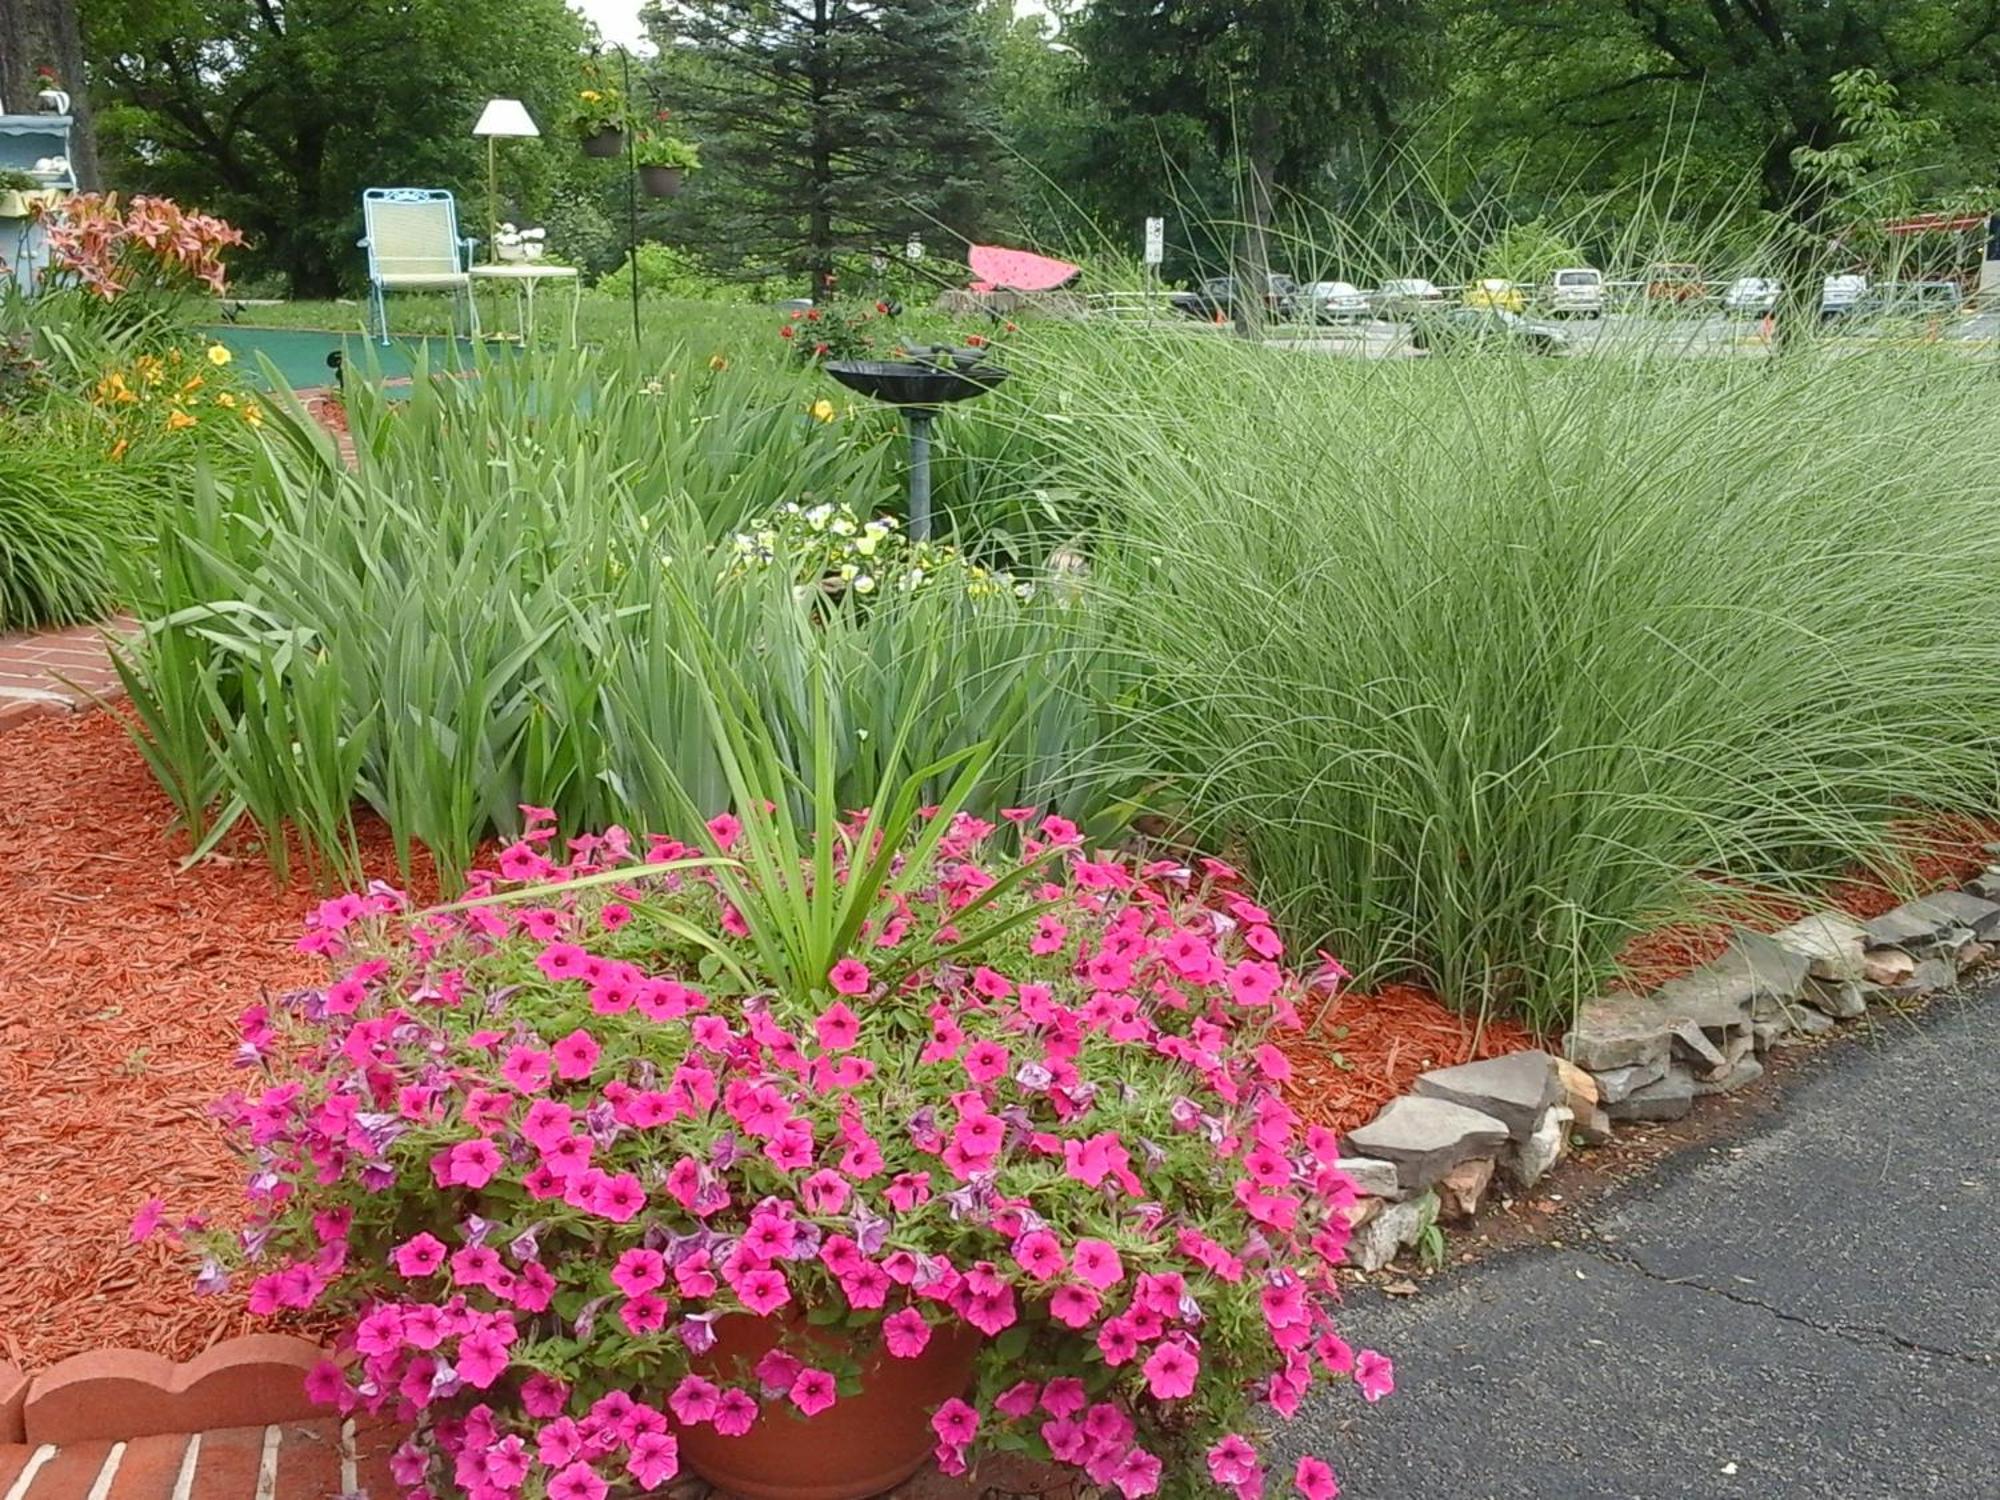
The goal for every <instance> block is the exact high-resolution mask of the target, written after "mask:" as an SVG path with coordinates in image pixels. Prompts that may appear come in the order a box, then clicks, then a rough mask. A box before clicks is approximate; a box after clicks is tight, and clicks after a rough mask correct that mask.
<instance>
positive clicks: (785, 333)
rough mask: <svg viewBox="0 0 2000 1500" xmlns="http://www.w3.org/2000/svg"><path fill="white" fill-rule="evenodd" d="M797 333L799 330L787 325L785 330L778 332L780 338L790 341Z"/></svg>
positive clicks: (781, 329)
mask: <svg viewBox="0 0 2000 1500" xmlns="http://www.w3.org/2000/svg"><path fill="white" fill-rule="evenodd" d="M796 332H798V330H797V329H796V328H794V327H792V325H791V324H789V323H787V324H786V325H785V326H784V327H783V328H780V329H779V330H778V337H779V338H781V339H788V338H790V337H791V336H792V335H793V334H794V333H796Z"/></svg>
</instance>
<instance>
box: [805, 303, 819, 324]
mask: <svg viewBox="0 0 2000 1500" xmlns="http://www.w3.org/2000/svg"><path fill="white" fill-rule="evenodd" d="M806 321H807V322H808V323H817V322H818V321H819V309H818V308H816V307H809V308H807V309H806Z"/></svg>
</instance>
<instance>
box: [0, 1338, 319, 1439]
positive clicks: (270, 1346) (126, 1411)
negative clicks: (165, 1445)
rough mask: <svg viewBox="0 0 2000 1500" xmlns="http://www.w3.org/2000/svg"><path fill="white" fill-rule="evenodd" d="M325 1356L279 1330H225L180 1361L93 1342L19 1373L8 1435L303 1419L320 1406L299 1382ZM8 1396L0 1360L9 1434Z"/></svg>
mask: <svg viewBox="0 0 2000 1500" xmlns="http://www.w3.org/2000/svg"><path fill="white" fill-rule="evenodd" d="M325 1357H326V1355H325V1352H324V1351H323V1350H322V1349H321V1348H320V1347H319V1345H317V1344H315V1343H312V1342H311V1341H310V1340H307V1339H302V1338H294V1337H293V1336H291V1335H290V1334H283V1333H251V1334H244V1335H243V1336H241V1337H239V1338H233V1339H226V1340H224V1341H223V1342H222V1343H220V1344H217V1345H216V1346H215V1347H214V1348H212V1349H208V1350H205V1351H204V1352H203V1353H201V1354H199V1355H197V1356H195V1358H193V1359H191V1360H189V1361H188V1362H187V1363H185V1364H176V1363H175V1362H174V1361H173V1360H170V1359H167V1358H165V1357H164V1356H162V1355H158V1354H149V1353H147V1352H145V1351H144V1350H141V1349H93V1350H91V1351H90V1352H88V1353H86V1354H76V1355H72V1356H70V1358H68V1359H65V1360H63V1361H61V1362H60V1363H58V1364H55V1365H52V1366H50V1367H49V1368H48V1369H46V1370H43V1371H41V1372H40V1373H39V1374H36V1375H33V1376H30V1377H27V1378H26V1380H25V1381H24V1382H23V1389H22V1390H21V1391H20V1392H19V1394H18V1395H17V1396H16V1397H15V1398H14V1400H15V1402H16V1406H17V1408H18V1411H19V1422H18V1426H17V1429H16V1430H17V1432H18V1434H19V1435H18V1436H16V1437H14V1438H12V1439H11V1440H12V1441H15V1442H28V1443H32V1444H39V1443H53V1444H57V1445H62V1444H65V1443H82V1442H93V1441H103V1440H111V1441H123V1440H126V1439H130V1438H140V1437H155V1436H159V1435H162V1434H171V1433H189V1432H205V1431H210V1430H213V1429H216V1428H225V1427H267V1426H272V1425H276V1424H279V1423H284V1422H302V1421H309V1420H312V1419H314V1418H319V1417H324V1416H325V1415H326V1412H325V1411H324V1410H323V1409H322V1408H319V1407H316V1406H314V1405H313V1403H312V1402H311V1401H309V1400H308V1399H307V1398H306V1389H305V1379H306V1372H307V1371H308V1370H310V1369H312V1367H313V1366H314V1365H316V1364H318V1363H319V1362H320V1360H322V1359H324V1358H325ZM13 1373H14V1375H15V1377H16V1378H17V1379H18V1378H19V1375H20V1372H19V1371H14V1372H13ZM7 1402H8V1384H7V1371H6V1370H5V1369H0V1441H5V1440H8V1439H7V1437H6V1433H7V1427H6V1425H5V1424H6V1419H7V1413H8V1411H9V1410H10V1408H9V1406H8V1405H7Z"/></svg>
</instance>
